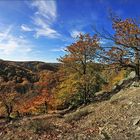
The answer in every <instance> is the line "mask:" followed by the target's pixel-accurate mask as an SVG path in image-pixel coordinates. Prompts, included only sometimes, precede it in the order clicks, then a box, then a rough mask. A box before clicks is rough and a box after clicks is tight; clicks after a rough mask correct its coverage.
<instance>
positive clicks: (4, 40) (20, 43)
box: [0, 26, 33, 57]
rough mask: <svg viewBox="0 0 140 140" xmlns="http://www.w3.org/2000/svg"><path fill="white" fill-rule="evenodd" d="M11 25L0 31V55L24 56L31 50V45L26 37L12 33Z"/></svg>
mask: <svg viewBox="0 0 140 140" xmlns="http://www.w3.org/2000/svg"><path fill="white" fill-rule="evenodd" d="M11 32H12V26H9V27H8V28H7V29H6V30H5V31H4V32H0V38H1V39H0V55H3V56H4V55H8V56H11V55H13V54H14V55H15V54H16V55H18V56H21V57H22V56H23V55H24V56H25V55H27V53H29V52H31V51H32V47H33V45H32V44H31V43H30V42H29V41H28V40H26V39H24V38H20V37H16V36H14V35H12V33H11Z"/></svg>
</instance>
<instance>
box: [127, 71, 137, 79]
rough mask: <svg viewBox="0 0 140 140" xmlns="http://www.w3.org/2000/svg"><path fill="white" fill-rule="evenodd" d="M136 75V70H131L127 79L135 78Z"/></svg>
mask: <svg viewBox="0 0 140 140" xmlns="http://www.w3.org/2000/svg"><path fill="white" fill-rule="evenodd" d="M135 76H136V73H135V71H132V72H130V74H129V75H128V77H127V78H126V80H128V79H133V78H135Z"/></svg>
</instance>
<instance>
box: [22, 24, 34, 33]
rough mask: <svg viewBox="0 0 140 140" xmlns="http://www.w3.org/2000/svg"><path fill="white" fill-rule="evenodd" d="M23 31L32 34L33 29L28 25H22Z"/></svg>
mask: <svg viewBox="0 0 140 140" xmlns="http://www.w3.org/2000/svg"><path fill="white" fill-rule="evenodd" d="M21 30H22V31H25V32H31V31H32V29H31V28H30V27H28V26H27V25H24V24H22V25H21Z"/></svg>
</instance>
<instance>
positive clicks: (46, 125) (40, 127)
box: [29, 119, 56, 133]
mask: <svg viewBox="0 0 140 140" xmlns="http://www.w3.org/2000/svg"><path fill="white" fill-rule="evenodd" d="M55 128H56V126H55V125H54V124H52V123H50V122H47V121H46V120H43V119H42V120H39V119H36V120H33V121H31V122H30V124H29V129H31V130H33V132H34V133H43V132H46V131H53V130H54V129H55Z"/></svg>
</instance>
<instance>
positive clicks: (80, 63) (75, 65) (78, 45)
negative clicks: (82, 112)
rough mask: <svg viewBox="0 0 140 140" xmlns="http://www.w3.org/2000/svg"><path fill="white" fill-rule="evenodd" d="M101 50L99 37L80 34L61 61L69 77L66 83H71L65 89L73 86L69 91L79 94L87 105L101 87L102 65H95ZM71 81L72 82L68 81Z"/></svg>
mask: <svg viewBox="0 0 140 140" xmlns="http://www.w3.org/2000/svg"><path fill="white" fill-rule="evenodd" d="M100 49H101V48H100V46H99V38H98V37H97V35H94V36H93V37H91V36H90V35H89V34H85V35H82V34H80V35H79V37H78V39H77V41H76V42H75V43H73V44H71V45H70V46H68V47H67V49H66V52H67V54H66V55H65V56H64V57H61V58H60V59H59V61H60V62H61V63H62V67H63V71H65V73H66V75H67V77H66V80H64V81H65V82H66V83H67V82H69V84H65V86H64V87H65V88H63V89H66V87H67V86H69V87H70V86H71V85H73V87H72V88H69V90H70V89H71V92H74V91H76V92H79V93H80V94H81V96H82V98H83V102H84V103H85V104H86V103H87V101H88V97H89V96H90V95H91V94H92V93H95V92H96V91H97V90H99V87H100V80H101V76H100V74H99V71H100V65H99V64H96V63H95V62H96V61H97V59H96V53H97V52H98V51H100ZM69 79H71V82H70V81H68V80H69ZM62 84H64V82H63V83H62ZM61 86H62V85H61ZM67 89H68V88H67ZM67 92H68V91H67Z"/></svg>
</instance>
